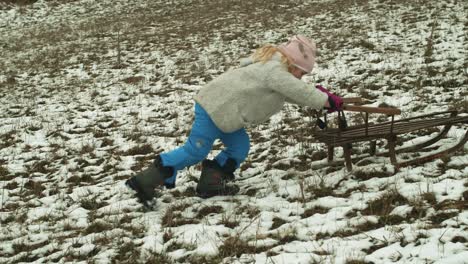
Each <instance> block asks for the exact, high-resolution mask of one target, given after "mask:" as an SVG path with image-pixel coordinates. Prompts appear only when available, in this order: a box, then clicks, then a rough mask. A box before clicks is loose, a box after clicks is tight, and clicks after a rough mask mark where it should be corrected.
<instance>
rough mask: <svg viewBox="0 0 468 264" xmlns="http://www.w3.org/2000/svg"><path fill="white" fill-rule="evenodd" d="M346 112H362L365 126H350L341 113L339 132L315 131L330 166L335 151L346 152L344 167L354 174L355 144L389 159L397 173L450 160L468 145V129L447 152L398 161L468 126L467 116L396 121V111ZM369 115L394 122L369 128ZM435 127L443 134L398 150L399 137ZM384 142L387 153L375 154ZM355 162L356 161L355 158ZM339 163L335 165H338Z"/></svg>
mask: <svg viewBox="0 0 468 264" xmlns="http://www.w3.org/2000/svg"><path fill="white" fill-rule="evenodd" d="M359 101H360V99H359V98H352V99H347V100H345V102H348V103H350V102H355V103H359ZM344 111H354V112H361V113H364V114H365V120H364V122H365V124H364V125H356V126H349V127H348V126H347V123H346V117H345V114H344V112H343V111H341V112H339V113H338V124H339V126H338V128H325V129H323V130H318V129H316V130H315V131H314V137H315V138H316V139H317V140H318V141H320V142H322V143H325V144H326V145H327V146H328V162H329V164H331V163H333V153H334V148H335V147H342V148H343V155H344V158H345V164H346V168H347V170H348V171H351V170H352V162H353V158H351V154H352V144H353V143H357V142H363V141H369V142H370V148H369V154H368V155H367V156H388V157H389V158H390V161H391V163H392V164H393V165H394V166H395V167H396V169H398V168H401V167H404V166H409V165H414V164H421V163H424V162H427V161H430V160H433V159H436V158H440V157H443V156H447V155H450V154H452V153H453V152H455V151H456V150H457V149H460V148H462V147H463V146H464V144H465V143H466V142H467V141H468V129H466V128H465V133H464V135H463V136H462V138H461V139H460V141H459V142H458V143H457V144H455V145H453V146H452V147H450V148H448V149H444V150H442V151H439V152H436V153H432V154H430V155H426V156H422V157H417V158H414V159H411V160H405V161H398V159H397V153H403V152H416V151H423V150H425V149H426V148H427V147H429V146H431V145H433V144H434V143H436V142H437V141H439V140H441V139H442V138H444V137H445V136H446V135H447V133H448V131H449V130H450V128H451V127H452V126H453V125H455V124H468V116H459V115H458V113H457V111H445V112H437V113H432V114H428V115H421V116H416V117H411V118H406V119H400V120H395V119H394V116H395V115H398V114H400V113H401V111H400V110H399V109H397V108H382V107H365V106H356V105H349V104H345V106H344ZM370 113H381V114H387V115H390V116H391V119H392V121H390V122H385V123H380V124H369V122H368V118H369V114H370ZM436 127H443V128H442V129H441V131H440V132H439V133H438V134H437V135H436V136H434V137H433V138H430V139H429V140H426V141H424V142H421V143H417V144H414V145H411V146H407V147H402V148H396V145H397V139H398V136H400V135H403V134H406V133H411V132H417V131H418V130H423V129H430V128H436ZM378 139H384V140H386V141H387V145H386V149H387V150H386V151H384V152H380V153H376V140H378ZM364 157H366V156H359V157H358V158H364ZM354 159H356V158H354ZM335 163H336V162H335Z"/></svg>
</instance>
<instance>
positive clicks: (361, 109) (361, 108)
mask: <svg viewBox="0 0 468 264" xmlns="http://www.w3.org/2000/svg"><path fill="white" fill-rule="evenodd" d="M343 110H345V111H351V112H364V113H379V114H387V115H400V114H401V110H400V109H398V108H392V107H371V106H358V105H348V104H345V105H343Z"/></svg>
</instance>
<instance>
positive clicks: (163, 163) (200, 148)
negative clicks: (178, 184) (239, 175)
mask: <svg viewBox="0 0 468 264" xmlns="http://www.w3.org/2000/svg"><path fill="white" fill-rule="evenodd" d="M315 54H316V46H315V43H314V42H313V41H311V40H309V39H308V38H306V37H305V36H302V35H297V36H293V37H292V38H291V39H290V40H289V41H288V42H286V43H283V44H281V45H279V46H273V45H266V46H264V47H262V48H260V49H258V50H256V51H255V52H254V54H253V55H252V56H250V57H249V58H247V59H244V60H242V61H241V67H240V68H237V69H233V70H229V71H227V72H226V73H224V74H222V75H220V76H219V77H217V78H216V79H214V80H213V81H211V82H209V83H208V84H206V85H205V86H204V87H202V88H201V90H200V91H199V93H198V94H197V95H196V96H195V98H194V99H195V120H194V122H193V125H192V130H191V133H190V135H189V137H188V139H187V142H186V143H185V144H184V145H183V146H181V147H179V148H177V149H175V150H173V151H170V152H166V153H162V154H160V155H158V156H157V157H156V159H155V161H154V162H153V164H151V165H150V166H149V168H147V169H146V170H144V171H142V172H140V173H138V174H137V175H135V176H133V177H131V178H130V179H129V180H127V182H126V184H127V185H128V186H129V187H130V188H132V189H133V190H134V191H136V195H137V197H138V198H139V200H140V201H141V202H142V203H143V204H144V205H146V206H148V202H149V201H151V200H152V198H153V197H154V195H155V188H156V187H158V186H163V185H165V186H166V187H167V188H173V187H174V186H175V179H176V174H177V171H178V170H181V169H183V168H185V167H188V166H190V165H193V164H196V163H198V162H200V161H202V160H203V162H202V172H201V176H200V180H199V182H198V185H197V189H196V190H197V193H198V195H200V196H201V197H211V196H214V195H219V194H226V193H227V192H229V191H228V189H227V188H226V185H225V183H226V181H228V180H232V179H234V174H233V173H234V171H235V170H236V169H237V168H238V167H239V165H240V164H241V163H242V162H243V161H244V160H245V158H246V157H247V154H248V152H249V146H250V141H249V136H248V135H247V133H246V131H245V127H247V126H249V125H256V124H260V123H262V122H264V121H266V120H267V119H269V118H270V117H271V116H272V115H274V114H275V113H277V112H279V111H280V110H281V108H282V107H283V105H284V103H285V102H291V103H295V104H299V105H303V106H310V107H312V108H315V109H321V108H324V107H325V108H327V109H328V110H329V112H332V111H337V110H340V109H341V107H342V104H343V101H342V99H341V98H340V97H338V96H336V95H334V94H332V93H330V92H328V91H327V90H326V89H324V88H323V87H321V86H317V88H318V89H314V88H312V87H311V86H310V85H308V84H306V83H304V82H303V81H301V80H300V79H301V78H302V76H303V75H305V74H307V73H310V72H311V71H312V68H313V66H314V64H315ZM216 139H220V140H221V141H222V142H223V144H224V145H225V149H224V150H222V151H221V152H220V153H219V155H218V156H216V158H215V159H214V160H204V159H205V158H206V156H207V155H208V153H209V152H210V151H211V147H212V145H213V142H214V141H215V140H216Z"/></svg>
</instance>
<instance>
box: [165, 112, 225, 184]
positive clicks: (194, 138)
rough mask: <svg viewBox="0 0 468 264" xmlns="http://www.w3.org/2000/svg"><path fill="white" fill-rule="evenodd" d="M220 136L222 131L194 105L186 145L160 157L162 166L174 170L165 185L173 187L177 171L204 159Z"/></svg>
mask: <svg viewBox="0 0 468 264" xmlns="http://www.w3.org/2000/svg"><path fill="white" fill-rule="evenodd" d="M221 134H222V131H221V130H219V128H217V127H216V125H215V124H214V123H213V121H212V120H211V118H210V117H209V116H208V114H207V113H206V111H205V110H204V109H203V108H202V107H201V106H200V105H199V104H195V120H194V122H193V125H192V131H191V132H190V135H189V137H188V139H187V141H186V143H185V144H184V145H183V146H181V147H179V148H177V149H175V150H173V151H170V152H166V153H162V154H161V155H160V156H161V159H162V162H163V165H164V166H167V167H172V168H174V174H173V176H172V177H171V178H169V179H166V182H165V183H166V185H167V186H171V185H172V186H173V185H174V184H175V180H176V175H177V171H178V170H181V169H183V168H185V167H188V166H191V165H194V164H196V163H198V162H200V161H202V160H203V159H205V157H206V156H207V155H208V153H209V152H210V151H211V147H212V146H213V142H214V141H215V140H216V139H217V138H219V137H220V135H221Z"/></svg>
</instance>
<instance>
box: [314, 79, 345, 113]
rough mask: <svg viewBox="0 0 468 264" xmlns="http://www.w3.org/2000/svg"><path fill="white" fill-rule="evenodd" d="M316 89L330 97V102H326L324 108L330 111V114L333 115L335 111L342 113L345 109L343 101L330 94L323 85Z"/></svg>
mask: <svg viewBox="0 0 468 264" xmlns="http://www.w3.org/2000/svg"><path fill="white" fill-rule="evenodd" d="M315 88H317V89H319V90H320V91H322V92H324V93H326V94H327V95H328V101H327V102H325V105H324V107H325V108H326V109H328V113H333V112H335V111H340V110H342V109H343V99H342V98H341V97H339V96H338V95H335V94H332V93H330V91H328V90H327V89H325V88H324V87H323V86H322V85H320V84H319V85H317V86H315Z"/></svg>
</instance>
